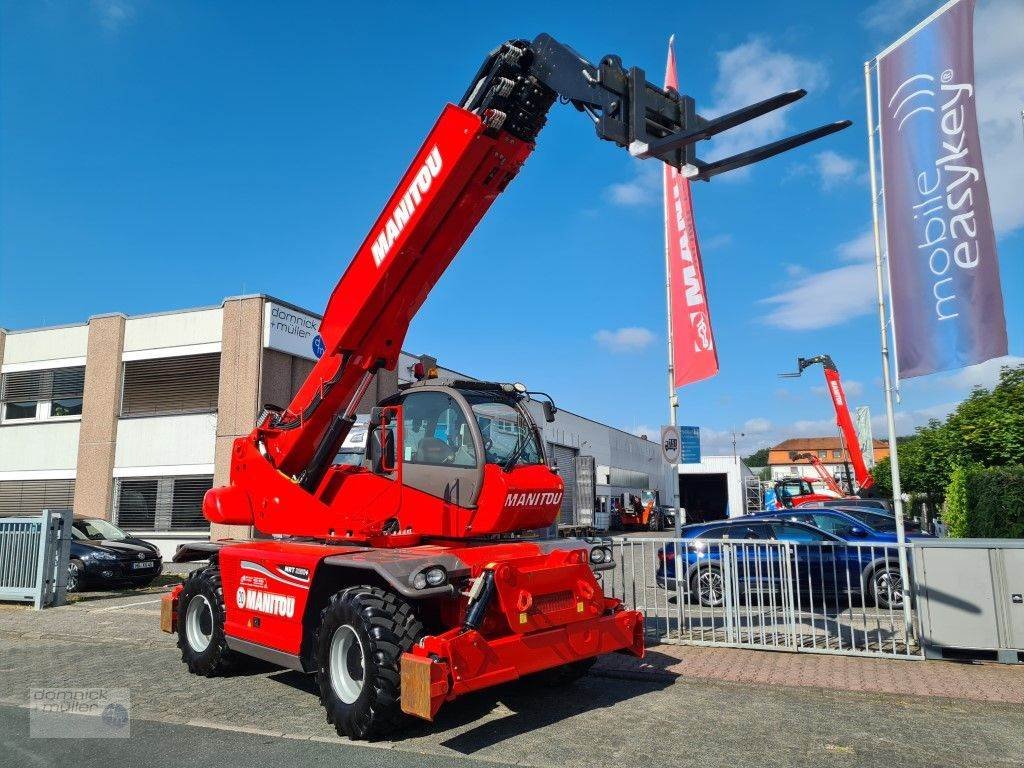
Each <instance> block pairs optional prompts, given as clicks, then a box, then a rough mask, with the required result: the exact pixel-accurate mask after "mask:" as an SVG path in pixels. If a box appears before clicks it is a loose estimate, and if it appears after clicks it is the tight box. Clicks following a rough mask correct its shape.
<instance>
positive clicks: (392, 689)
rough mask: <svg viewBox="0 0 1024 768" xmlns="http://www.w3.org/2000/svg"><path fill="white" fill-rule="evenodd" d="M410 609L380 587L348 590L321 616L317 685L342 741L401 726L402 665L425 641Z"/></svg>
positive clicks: (379, 734)
mask: <svg viewBox="0 0 1024 768" xmlns="http://www.w3.org/2000/svg"><path fill="white" fill-rule="evenodd" d="M423 633H424V632H423V624H422V623H421V622H420V620H419V618H417V616H416V614H415V612H414V611H413V609H412V606H411V605H409V603H407V602H406V601H405V600H403V599H402V598H401V597H399V596H398V595H396V594H394V593H393V592H388V591H386V590H383V589H378V588H377V587H370V586H359V587H350V588H348V589H345V590H342V591H341V592H338V593H337V594H335V595H334V596H333V597H331V600H330V602H329V603H328V604H327V607H326V608H324V609H323V611H322V612H321V614H320V628H319V630H318V631H317V637H316V644H315V647H316V653H317V656H316V658H317V670H316V681H317V687H318V688H319V689H320V703H321V704H323V706H324V709H325V710H327V721H328V722H329V723H333V724H334V727H335V729H336V730H337V731H338V735H340V736H348V737H349V738H350V739H371V738H379V737H385V736H388V735H389V734H391V733H393V732H394V731H395V730H396V729H397V728H398V727H399V726H400V725H401V723H402V720H403V715H402V712H401V708H400V703H401V698H400V696H401V689H400V685H401V668H400V665H401V660H402V654H403V653H405V652H406V651H409V650H411V649H412V647H413V645H415V644H416V643H417V642H418V641H419V639H420V638H421V637H422V636H423Z"/></svg>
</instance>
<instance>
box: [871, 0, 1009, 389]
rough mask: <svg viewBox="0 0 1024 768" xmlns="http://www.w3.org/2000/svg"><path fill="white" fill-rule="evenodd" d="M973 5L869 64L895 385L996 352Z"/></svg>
mask: <svg viewBox="0 0 1024 768" xmlns="http://www.w3.org/2000/svg"><path fill="white" fill-rule="evenodd" d="M973 28H974V0H957V2H952V3H949V4H948V5H947V6H946V7H945V8H943V9H942V10H941V11H940V12H938V13H937V14H936V15H935V16H934V17H933V18H932V19H931V20H930V21H929V22H928V23H926V24H925V25H923V26H922V27H921V28H920V29H918V30H917V31H915V32H913V33H912V34H911V35H910V36H909V37H907V38H906V39H904V40H901V41H900V42H898V43H897V44H895V45H894V46H892V47H890V48H889V49H887V50H886V51H885V52H883V53H882V54H880V55H879V57H878V79H879V95H880V103H879V107H880V120H881V138H882V142H881V146H882V175H883V179H884V183H885V193H884V194H885V222H886V236H887V241H888V252H889V274H890V279H891V283H892V308H893V316H894V320H895V338H896V355H897V362H898V365H899V367H898V370H899V375H900V378H912V377H914V376H924V375H926V374H929V373H934V372H935V371H943V370H949V369H953V368H960V367H963V366H965V365H973V364H975V363H980V362H983V361H985V360H989V359H991V358H993V357H1000V356H1002V355H1005V354H1006V352H1007V343H1006V319H1005V316H1004V313H1003V295H1002V290H1001V287H1000V283H999V261H998V258H997V255H996V240H995V234H994V232H993V229H992V213H991V210H990V208H989V198H988V189H987V187H986V184H985V168H984V165H983V163H982V160H981V143H980V141H979V138H978V118H977V114H976V113H975V107H974V101H975V87H974V55H973V54H974V52H973V38H974V29H973Z"/></svg>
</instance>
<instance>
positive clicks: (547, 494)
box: [505, 491, 562, 507]
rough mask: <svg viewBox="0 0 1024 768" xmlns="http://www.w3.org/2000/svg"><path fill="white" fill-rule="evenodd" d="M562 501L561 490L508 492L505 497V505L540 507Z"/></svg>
mask: <svg viewBox="0 0 1024 768" xmlns="http://www.w3.org/2000/svg"><path fill="white" fill-rule="evenodd" d="M561 503H562V492H561V491H538V492H536V493H530V492H526V493H510V494H508V496H506V497H505V506H506V507H540V506H547V505H551V506H554V505H556V504H561Z"/></svg>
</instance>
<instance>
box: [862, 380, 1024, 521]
mask: <svg viewBox="0 0 1024 768" xmlns="http://www.w3.org/2000/svg"><path fill="white" fill-rule="evenodd" d="M898 448H899V459H900V480H901V485H902V488H903V491H905V492H906V493H920V494H926V495H927V496H928V499H929V500H930V501H931V502H933V503H936V504H937V503H939V502H941V500H942V499H943V498H944V497H945V495H946V489H947V487H948V486H949V483H950V479H951V477H952V474H953V471H954V470H955V469H956V468H957V467H967V466H971V465H974V464H977V465H980V466H982V467H998V466H1012V465H1016V464H1024V365H1018V366H1015V367H1010V366H1004V367H1003V369H1002V372H1001V373H1000V376H999V383H998V384H997V385H996V386H995V387H994V388H993V389H991V390H988V389H984V388H982V387H976V388H975V389H974V391H973V392H971V394H970V396H968V397H967V399H966V400H964V401H963V402H962V403H960V405H958V406H957V407H956V409H954V411H953V412H952V413H951V414H950V415H949V417H948V418H947V419H946V420H945V421H944V422H943V421H938V420H932V421H930V422H929V423H928V425H927V426H924V427H919V428H918V430H917V433H916V434H914V435H913V436H912V437H910V438H909V439H907V440H902V439H901V440H900V441H899V443H898ZM872 474H873V475H874V477H875V487H876V489H877V492H878V494H879V495H888V496H891V495H892V482H891V470H890V463H889V460H888V459H883V460H882V461H880V462H879V463H878V464H877V465H876V466H875V469H874V472H873V473H872Z"/></svg>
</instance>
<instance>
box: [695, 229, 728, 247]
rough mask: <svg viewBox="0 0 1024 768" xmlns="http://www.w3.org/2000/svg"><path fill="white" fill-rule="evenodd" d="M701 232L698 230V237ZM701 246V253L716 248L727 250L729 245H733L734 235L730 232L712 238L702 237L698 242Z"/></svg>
mask: <svg viewBox="0 0 1024 768" xmlns="http://www.w3.org/2000/svg"><path fill="white" fill-rule="evenodd" d="M699 234H700V230H698V235H699ZM698 242H699V244H700V250H701V252H705V251H713V250H715V249H716V248H725V247H726V246H727V245H732V235H730V234H729V233H728V232H723V233H721V234H718V235H712V236H711V237H701V238H699V240H698Z"/></svg>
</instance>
